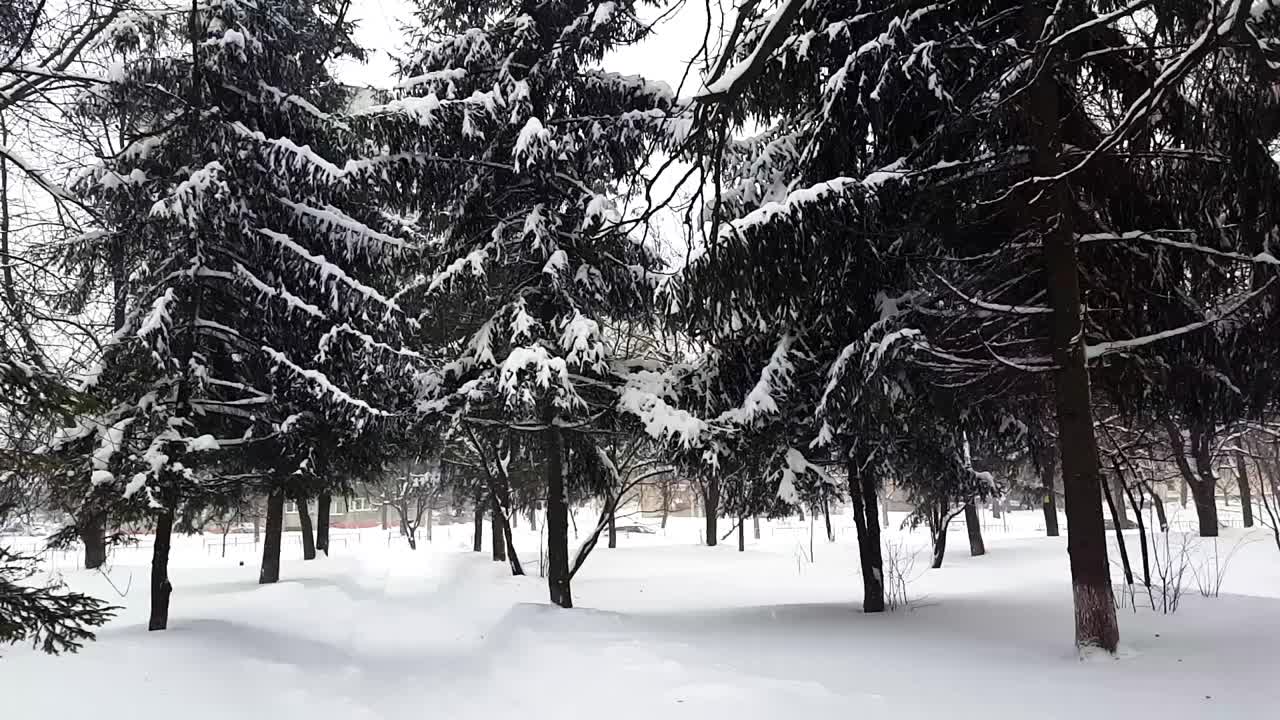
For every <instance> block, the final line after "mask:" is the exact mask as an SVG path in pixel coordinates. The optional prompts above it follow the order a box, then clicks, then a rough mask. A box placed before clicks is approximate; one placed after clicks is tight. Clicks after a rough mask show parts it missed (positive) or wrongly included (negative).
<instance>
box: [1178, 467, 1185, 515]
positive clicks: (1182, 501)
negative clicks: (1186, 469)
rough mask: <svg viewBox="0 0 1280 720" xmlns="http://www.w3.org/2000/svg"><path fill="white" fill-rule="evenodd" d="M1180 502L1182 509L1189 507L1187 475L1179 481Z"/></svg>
mask: <svg viewBox="0 0 1280 720" xmlns="http://www.w3.org/2000/svg"><path fill="white" fill-rule="evenodd" d="M1178 504H1179V505H1181V506H1182V509H1184V510H1185V509H1186V508H1187V476H1186V475H1183V476H1182V478H1181V482H1179V483H1178Z"/></svg>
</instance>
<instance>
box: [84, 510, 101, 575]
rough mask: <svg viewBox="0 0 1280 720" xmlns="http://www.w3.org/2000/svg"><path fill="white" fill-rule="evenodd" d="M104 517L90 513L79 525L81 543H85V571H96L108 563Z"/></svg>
mask: <svg viewBox="0 0 1280 720" xmlns="http://www.w3.org/2000/svg"><path fill="white" fill-rule="evenodd" d="M104 525H105V523H104V522H103V516H102V515H101V514H98V513H89V514H88V515H87V517H85V519H84V521H83V522H82V523H80V525H79V528H78V529H79V534H80V542H82V543H84V569H85V570H96V569H97V568H100V567H102V565H103V564H104V563H106V562H107V537H106V534H107V533H106V529H105V528H104V527H103V526H104Z"/></svg>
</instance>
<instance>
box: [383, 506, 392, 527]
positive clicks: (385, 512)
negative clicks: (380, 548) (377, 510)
mask: <svg viewBox="0 0 1280 720" xmlns="http://www.w3.org/2000/svg"><path fill="white" fill-rule="evenodd" d="M381 519H382V529H383V531H384V532H385V531H387V530H390V529H391V524H390V523H388V522H387V506H386V504H385V503H383V505H382V518H381Z"/></svg>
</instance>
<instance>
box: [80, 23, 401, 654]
mask: <svg viewBox="0 0 1280 720" xmlns="http://www.w3.org/2000/svg"><path fill="white" fill-rule="evenodd" d="M344 12H345V5H344V4H343V3H337V2H328V1H327V0H316V1H311V0H298V1H296V2H294V1H289V2H272V3H260V2H249V1H247V0H214V1H213V2H207V3H195V4H192V5H191V6H190V7H181V6H179V7H174V8H169V9H165V10H161V11H157V12H154V13H149V14H145V15H136V16H135V15H131V16H129V17H127V18H122V19H121V20H120V21H119V22H118V23H117V27H115V28H114V29H113V32H112V36H111V39H112V41H113V43H114V46H115V48H116V50H117V52H118V53H119V57H120V59H119V60H118V61H117V62H116V63H115V64H114V65H113V66H112V69H111V73H110V78H109V79H110V82H109V83H108V84H106V86H105V87H104V88H103V89H101V90H100V91H98V92H96V93H95V94H94V95H93V96H92V97H90V98H88V99H87V100H86V103H85V105H86V107H85V112H88V113H96V114H100V115H103V116H106V117H113V116H118V117H120V118H122V119H123V120H124V121H125V122H124V127H125V128H126V134H127V141H128V142H127V144H126V146H125V149H124V151H123V152H121V153H119V155H117V156H116V157H112V158H108V159H106V160H105V161H103V162H102V163H101V164H99V165H98V166H96V167H94V168H93V169H92V170H91V171H90V172H89V173H87V174H86V176H85V177H84V178H83V179H82V180H81V181H80V185H79V187H80V188H81V190H82V192H83V194H84V196H85V197H87V198H89V199H90V200H91V202H93V203H94V205H95V207H97V208H98V212H99V218H100V221H101V224H102V230H101V231H100V232H96V233H92V234H90V235H89V236H86V237H85V238H83V239H82V243H81V245H80V247H78V248H77V252H78V253H80V254H81V255H85V254H92V253H94V252H101V253H102V254H103V255H106V254H107V253H108V252H109V251H110V248H112V247H114V246H115V245H116V244H117V243H118V244H119V245H120V246H123V248H124V253H125V255H126V257H127V258H128V259H129V267H130V273H131V275H130V290H131V292H130V296H129V303H128V308H127V312H126V314H125V321H124V323H123V327H121V329H120V330H119V331H117V333H116V334H115V335H114V336H113V337H112V338H111V340H110V342H109V344H108V346H107V348H106V352H105V356H104V358H103V362H102V368H101V372H100V373H98V374H97V375H96V376H95V377H93V378H91V379H90V383H89V388H90V389H92V391H93V392H94V393H95V394H97V395H98V396H99V397H101V398H102V399H103V400H104V401H105V402H106V403H108V409H107V410H106V411H105V412H102V413H100V414H98V415H95V416H93V417H86V418H84V419H83V420H82V421H81V423H80V424H79V426H78V427H77V428H75V429H73V430H72V431H70V432H69V433H68V434H67V436H66V437H65V438H64V439H63V444H64V446H68V447H72V446H75V447H82V448H86V449H87V452H86V453H85V456H84V457H85V460H84V463H83V464H82V465H80V466H79V467H77V468H76V469H75V470H74V471H73V474H74V476H75V478H76V479H79V478H81V477H83V478H85V479H87V480H89V482H90V483H91V484H92V485H93V486H94V487H95V488H96V489H97V491H99V492H108V493H110V494H111V495H112V496H114V497H115V498H116V499H117V502H118V503H120V504H131V505H132V508H133V514H138V513H145V514H147V515H150V516H151V517H153V518H154V519H155V522H156V528H157V530H156V532H157V541H156V545H155V548H156V549H155V555H154V560H153V570H152V602H153V608H152V617H151V627H152V629H162V628H164V627H165V625H166V622H167V615H168V597H169V593H170V584H169V581H168V576H167V553H168V547H169V536H170V533H171V531H172V528H173V525H174V520H175V515H176V514H177V513H179V512H182V511H183V510H184V508H187V509H189V508H190V507H191V506H197V505H199V504H201V503H206V502H217V501H218V498H219V497H227V496H240V497H243V496H245V495H246V494H248V493H253V492H262V493H264V494H269V495H270V496H271V498H272V500H273V502H275V503H283V498H284V497H285V496H286V495H288V496H291V497H300V498H301V497H305V496H307V495H309V494H312V493H314V492H316V491H319V490H322V489H324V486H325V484H326V483H328V482H330V478H329V477H327V476H326V475H325V468H324V467H321V466H319V465H318V459H319V458H318V455H317V453H316V450H317V448H318V446H319V445H320V444H321V443H322V442H323V440H322V437H321V436H322V435H329V436H332V435H337V436H344V435H354V434H356V433H358V432H360V430H361V428H363V427H365V426H366V425H367V424H368V423H377V422H383V421H385V420H386V419H387V418H388V417H390V416H391V415H392V413H394V412H395V410H394V408H393V407H392V404H394V403H397V402H403V403H406V404H407V403H410V402H411V400H412V398H413V396H414V392H415V390H414V388H415V387H416V385H415V383H416V378H415V374H414V373H415V371H414V370H413V369H412V368H411V367H410V366H411V365H412V363H413V360H414V356H415V354H414V353H413V352H412V351H410V350H407V349H405V348H404V337H405V336H406V334H407V332H408V331H409V330H410V329H411V326H412V324H411V323H410V322H409V320H408V319H407V318H406V316H405V313H404V312H403V310H402V309H401V307H400V306H399V304H398V303H397V300H396V298H395V297H394V293H395V288H396V287H397V282H396V274H395V273H396V269H397V268H401V267H404V265H405V262H406V261H405V258H406V257H411V256H412V255H413V254H414V253H415V252H417V249H418V241H417V239H416V236H415V234H414V232H413V230H412V228H411V226H410V224H409V223H408V222H407V221H405V220H404V219H402V218H400V217H398V216H395V215H392V214H390V213H388V212H385V211H384V210H383V208H382V206H381V205H380V204H379V203H378V202H377V201H376V199H375V198H374V197H373V196H372V195H371V194H370V193H369V192H368V191H367V189H366V188H365V187H364V186H362V185H361V184H359V183H356V182H353V181H352V177H353V173H351V172H349V170H348V167H347V162H346V161H347V159H349V158H350V157H351V156H353V155H356V154H359V148H360V146H361V144H362V143H365V142H367V140H368V138H367V137H362V136H359V135H356V134H354V133H353V132H352V130H351V127H350V126H349V125H348V124H347V123H346V122H345V121H344V120H343V119H342V118H341V116H340V115H339V114H338V113H340V112H341V111H342V110H344V109H345V104H346V101H347V92H346V91H345V90H344V88H342V87H341V86H339V85H338V84H337V83H336V82H335V81H334V80H333V79H332V78H331V77H330V76H329V75H328V73H327V71H326V69H325V66H326V63H327V62H328V61H329V60H330V59H331V58H332V57H333V56H335V55H338V54H342V53H346V52H349V51H351V50H352V49H353V48H352V46H351V41H350V30H351V27H350V24H349V23H348V22H347V21H346V20H345V19H344ZM326 449H327V448H326ZM277 552H278V546H277ZM268 555H269V553H268ZM271 560H272V559H271V558H270V557H269V556H268V557H264V564H267V563H270V562H271ZM277 562H278V560H277ZM264 575H265V573H264Z"/></svg>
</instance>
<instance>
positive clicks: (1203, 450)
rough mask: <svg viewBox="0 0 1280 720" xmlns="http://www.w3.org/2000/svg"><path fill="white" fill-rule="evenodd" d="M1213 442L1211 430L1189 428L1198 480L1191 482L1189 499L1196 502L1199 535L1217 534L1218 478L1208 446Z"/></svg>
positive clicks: (1211, 535)
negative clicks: (1215, 474)
mask: <svg viewBox="0 0 1280 720" xmlns="http://www.w3.org/2000/svg"><path fill="white" fill-rule="evenodd" d="M1212 442H1213V433H1212V431H1206V430H1203V429H1200V428H1196V427H1194V426H1193V427H1192V429H1191V452H1192V457H1193V459H1194V460H1195V462H1196V475H1197V477H1198V479H1199V482H1196V483H1192V484H1191V499H1192V500H1194V501H1195V504H1196V519H1197V520H1199V523H1200V537H1217V536H1218V504H1217V498H1216V496H1217V490H1218V479H1217V477H1215V476H1214V473H1213V458H1212V457H1211V455H1210V449H1209V446H1210V444H1211V443H1212Z"/></svg>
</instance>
